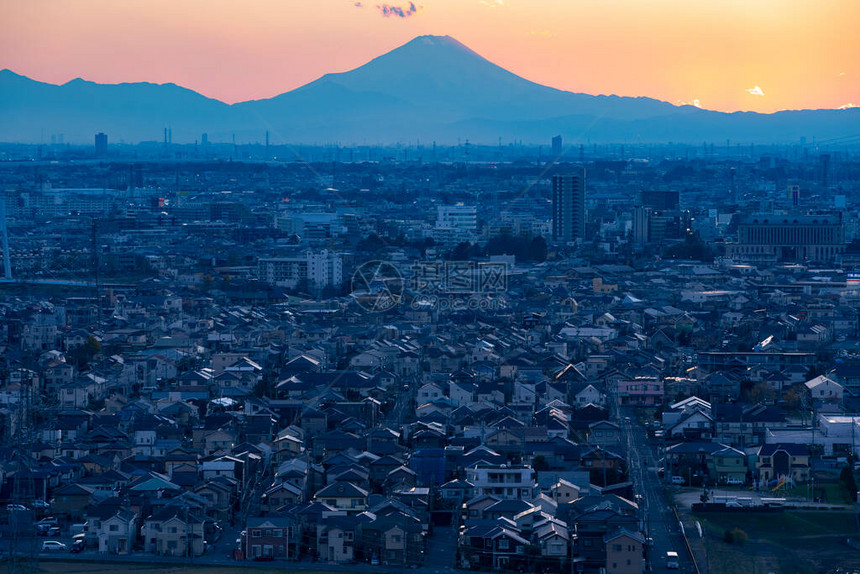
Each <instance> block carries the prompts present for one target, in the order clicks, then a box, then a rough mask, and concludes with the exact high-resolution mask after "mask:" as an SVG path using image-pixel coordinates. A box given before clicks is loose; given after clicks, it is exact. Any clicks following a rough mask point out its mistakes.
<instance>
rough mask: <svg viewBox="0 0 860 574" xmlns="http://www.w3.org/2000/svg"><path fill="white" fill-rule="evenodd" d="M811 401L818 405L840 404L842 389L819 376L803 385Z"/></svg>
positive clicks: (835, 383) (837, 384) (832, 381)
mask: <svg viewBox="0 0 860 574" xmlns="http://www.w3.org/2000/svg"><path fill="white" fill-rule="evenodd" d="M803 384H804V386H805V387H806V390H807V391H808V392H809V396H810V397H811V398H812V400H813V401H815V402H819V403H825V402H826V403H840V402H842V395H843V394H844V389H843V388H842V385H840V384H839V383H837V382H836V381H834V380H833V379H831V378H829V377H827V376H826V375H819V376H817V377H815V378H814V379H812V380H809V381H806V382H805V383H803Z"/></svg>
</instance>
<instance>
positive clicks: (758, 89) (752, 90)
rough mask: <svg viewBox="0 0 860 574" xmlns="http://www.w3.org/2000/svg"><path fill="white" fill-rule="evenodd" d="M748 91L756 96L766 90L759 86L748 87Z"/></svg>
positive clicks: (761, 94)
mask: <svg viewBox="0 0 860 574" xmlns="http://www.w3.org/2000/svg"><path fill="white" fill-rule="evenodd" d="M747 91H748V92H749V93H750V94H752V95H754V96H763V95H764V92H763V91H762V90H761V88H759V87H758V86H756V87H754V88H747Z"/></svg>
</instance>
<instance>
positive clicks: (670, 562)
mask: <svg viewBox="0 0 860 574" xmlns="http://www.w3.org/2000/svg"><path fill="white" fill-rule="evenodd" d="M666 568H668V569H669V570H678V569H679V568H681V563H680V562H679V561H678V553H677V552H675V551H673V550H670V551H668V552H666Z"/></svg>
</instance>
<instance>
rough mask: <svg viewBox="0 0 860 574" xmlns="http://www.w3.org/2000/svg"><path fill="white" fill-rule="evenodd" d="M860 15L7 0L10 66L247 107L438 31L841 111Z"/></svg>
mask: <svg viewBox="0 0 860 574" xmlns="http://www.w3.org/2000/svg"><path fill="white" fill-rule="evenodd" d="M858 21H860V2H856V0H819V1H818V2H815V3H810V2H805V1H803V0H756V1H755V2H749V1H748V0H721V1H720V2H713V1H710V0H688V1H686V2H682V3H678V2H677V1H675V0H652V1H651V2H647V3H646V2H642V1H641V0H603V1H601V2H594V1H591V0H568V1H566V2H563V3H559V2H557V1H554V0H507V1H503V0H468V1H466V0H423V1H420V2H409V1H405V2H404V1H400V0H388V2H384V3H383V2H380V3H376V2H373V3H371V2H362V1H355V0H317V1H316V2H314V3H299V2H283V1H282V0H257V1H255V2H253V3H240V2H236V1H235V0H183V1H182V2H175V1H174V0H171V1H168V0H126V1H124V2H121V3H118V2H114V1H111V0H75V1H72V0H57V1H56V2H54V1H52V2H48V0H6V2H4V3H3V4H2V6H0V32H2V34H0V68H9V69H11V70H13V71H15V72H16V73H20V74H24V75H27V76H29V77H31V78H33V79H36V80H40V81H46V82H51V83H64V82H66V81H69V80H71V79H73V78H76V77H83V78H86V79H88V80H91V81H95V82H101V83H119V82H134V81H149V82H156V83H167V82H173V83H176V84H179V85H181V86H184V87H187V88H189V89H192V90H195V91H198V92H200V93H202V94H204V95H206V96H209V97H213V98H217V99H220V100H222V101H225V102H228V103H234V102H237V101H245V100H250V99H260V98H266V97H271V96H274V95H277V94H280V93H283V92H285V91H289V90H291V89H294V88H297V87H299V86H301V85H303V84H306V83H308V82H310V81H313V80H315V79H316V78H318V77H320V76H322V75H324V74H326V73H330V72H341V71H346V70H349V69H353V68H355V67H358V66H360V65H362V64H364V63H366V62H367V61H369V60H371V59H372V58H374V57H377V56H379V55H382V54H384V53H385V52H387V51H389V50H391V49H393V48H395V47H397V46H399V45H401V44H404V43H406V42H408V41H409V40H410V39H412V38H414V37H415V36H418V35H422V34H437V35H450V36H452V37H454V38H456V39H457V40H459V41H460V42H462V43H463V44H465V45H467V46H468V47H470V48H471V49H473V50H474V51H476V52H477V53H479V54H481V55H482V56H484V57H486V58H487V59H488V60H490V61H492V62H494V63H495V64H498V65H499V66H502V67H504V68H506V69H508V70H510V71H511V72H513V73H515V74H518V75H521V76H523V77H525V78H526V79H529V80H531V81H534V82H538V83H541V84H544V85H548V86H552V87H555V88H559V89H562V90H569V91H573V92H580V93H589V94H595V95H597V94H615V95H621V96H647V97H651V98H656V99H660V100H664V101H668V102H690V101H691V100H690V97H689V94H692V93H694V94H697V98H696V100H693V101H699V102H707V106H706V107H708V108H709V109H714V110H720V111H737V110H751V111H763V112H771V111H778V110H782V109H804V108H806V109H808V108H833V109H835V108H839V107H842V106H844V105H845V102H851V101H856V96H857V94H858V93H860V74H858V71H860V70H858V67H860V59H858V58H857V57H856V55H857V54H858V53H860V35H858V34H856V31H855V30H854V27H855V25H856V22H858ZM477 22H479V23H480V24H481V25H480V26H476V25H475V23H477ZM690 105H696V104H695V103H691V104H690Z"/></svg>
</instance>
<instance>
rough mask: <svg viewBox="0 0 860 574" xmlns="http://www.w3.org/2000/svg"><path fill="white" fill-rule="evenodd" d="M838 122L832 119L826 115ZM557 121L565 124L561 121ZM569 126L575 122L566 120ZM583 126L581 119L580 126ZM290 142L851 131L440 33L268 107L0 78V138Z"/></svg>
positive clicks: (184, 92) (179, 90)
mask: <svg viewBox="0 0 860 574" xmlns="http://www.w3.org/2000/svg"><path fill="white" fill-rule="evenodd" d="M834 113H836V114H840V115H839V117H838V120H834V119H833V117H832V114H834ZM565 118H567V119H565ZM571 118H576V119H571ZM582 118H590V119H589V120H588V121H583V119H582ZM166 127H170V128H171V130H172V133H173V138H174V141H176V142H193V141H196V140H197V139H198V138H199V137H200V134H202V133H204V132H208V133H209V136H210V141H219V140H220V141H226V140H227V139H229V138H231V137H232V136H233V135H236V137H237V138H238V140H239V141H242V140H245V141H260V140H261V139H262V137H261V136H262V134H263V133H264V132H265V131H269V132H270V133H271V134H273V136H274V138H275V143H279V141H283V142H290V143H320V142H339V143H340V142H373V143H396V142H398V141H404V140H406V141H409V140H416V139H421V140H424V141H430V140H433V141H436V140H438V141H440V143H445V142H452V141H455V140H457V139H459V138H467V139H470V140H471V141H473V142H478V141H482V140H483V141H490V142H492V141H496V140H497V138H499V137H502V138H504V139H507V140H509V141H510V140H512V139H518V140H525V141H530V142H532V143H536V142H546V141H548V139H549V138H550V137H552V136H553V135H555V134H556V133H560V134H562V135H563V136H564V137H565V139H566V140H567V141H579V142H584V141H590V142H601V141H619V142H620V141H637V142H646V141H647V142H657V141H676V142H679V141H689V142H691V143H697V144H698V143H701V142H702V141H706V140H709V141H715V140H716V141H721V140H724V139H726V138H729V139H732V140H733V141H740V140H743V139H745V138H749V141H756V142H764V143H772V142H777V141H779V142H787V141H798V140H799V138H800V137H803V136H807V137H810V138H811V137H819V138H839V137H845V136H849V135H854V134H856V133H858V131H860V113H858V112H857V110H856V109H855V110H784V111H780V112H775V113H773V114H760V113H756V112H731V113H725V112H718V111H714V110H704V109H700V108H697V107H694V106H689V105H681V106H677V105H674V104H671V103H669V102H664V101H661V100H657V99H654V98H650V97H647V96H638V97H627V96H618V95H589V94H582V93H576V92H569V91H564V90H559V89H557V88H553V87H550V86H544V85H542V84H538V83H536V82H533V81H531V80H528V79H526V78H522V77H521V76H518V75H516V74H514V73H513V72H510V71H509V70H506V69H505V68H502V67H501V66H498V65H497V64H495V63H493V62H491V61H490V60H487V59H486V58H484V57H483V56H481V55H480V54H478V53H477V52H475V51H473V50H472V49H471V48H469V47H468V46H466V45H464V44H462V43H460V42H459V41H457V40H456V39H454V38H452V37H450V36H418V37H416V38H414V39H412V40H410V41H409V42H407V43H405V44H403V45H401V46H399V47H397V48H395V49H393V50H391V51H389V52H387V53H385V54H382V55H380V56H377V57H376V58H373V59H371V60H369V61H368V62H366V63H364V64H362V65H361V66H358V67H356V68H354V69H352V70H348V71H345V72H336V73H329V74H324V75H322V76H320V77H319V78H317V79H316V80H313V81H312V82H309V83H307V84H305V85H303V86H300V87H298V88H296V89H293V90H290V91H287V92H284V93H282V94H278V95H276V96H273V97H270V98H262V99H258V100H248V101H245V102H237V103H235V104H226V103H224V102H222V101H220V100H217V99H215V98H209V97H207V96H205V95H203V94H200V93H198V92H196V91H194V90H191V89H189V88H185V87H183V86H181V85H178V84H175V83H172V82H170V83H165V84H158V83H151V82H125V83H119V84H99V83H96V82H91V81H89V80H86V79H83V78H75V79H73V80H70V81H68V82H66V83H65V84H61V85H57V84H49V83H45V82H40V81H38V80H33V79H31V78H28V77H27V76H23V75H20V74H17V73H16V72H14V71H12V70H9V69H4V70H2V71H0V141H27V142H34V141H38V138H43V137H44V134H46V133H49V134H50V133H54V134H56V133H64V134H65V140H66V141H69V142H79V143H89V142H91V141H92V135H93V134H95V133H96V132H99V131H104V132H106V133H108V135H109V137H110V138H111V141H118V140H120V141H121V140H126V141H129V142H135V141H143V140H153V139H155V140H158V139H160V138H161V135H162V132H163V129H164V128H166Z"/></svg>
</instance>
